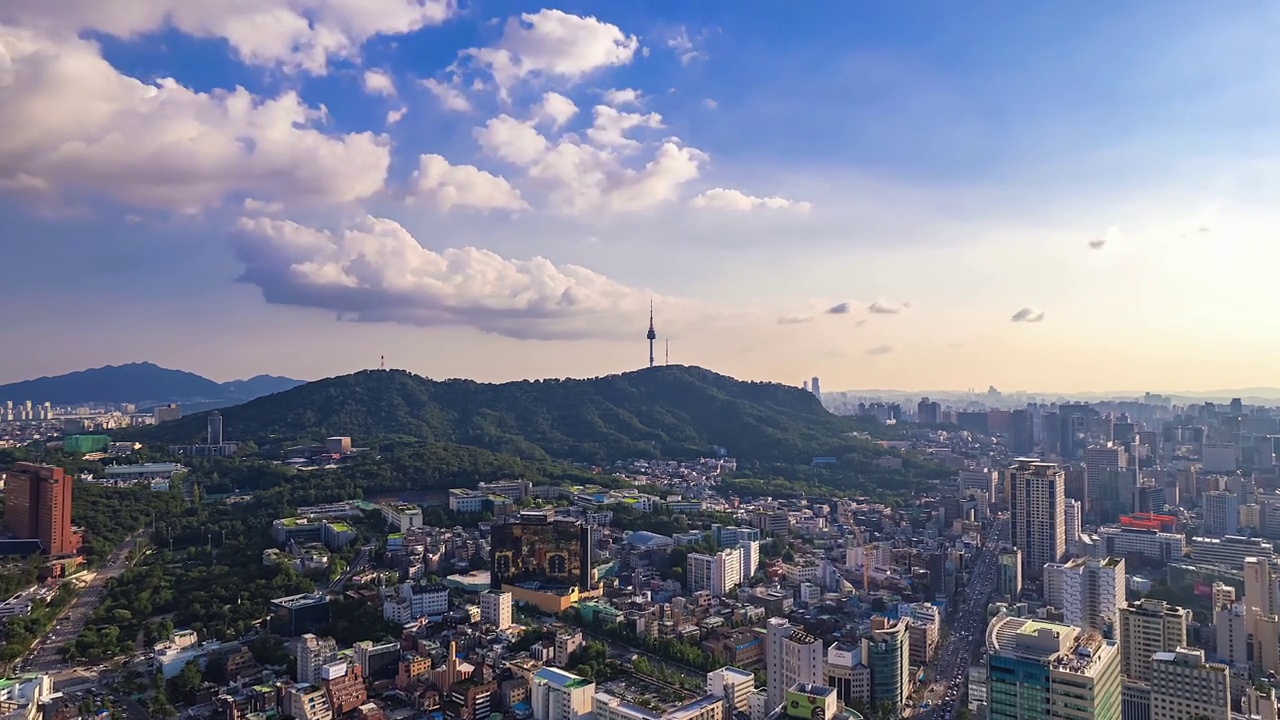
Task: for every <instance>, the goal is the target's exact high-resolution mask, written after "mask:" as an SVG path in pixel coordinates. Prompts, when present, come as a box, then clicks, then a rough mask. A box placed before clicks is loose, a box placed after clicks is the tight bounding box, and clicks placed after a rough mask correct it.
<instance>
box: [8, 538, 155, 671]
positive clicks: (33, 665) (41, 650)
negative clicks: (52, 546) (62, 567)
mask: <svg viewBox="0 0 1280 720" xmlns="http://www.w3.org/2000/svg"><path fill="white" fill-rule="evenodd" d="M144 535H145V533H144V532H137V533H134V534H133V535H131V536H129V538H128V539H127V540H125V541H124V543H122V544H121V545H120V547H118V548H116V551H115V552H113V553H112V554H111V557H109V558H107V562H106V564H105V565H103V566H102V567H101V568H100V569H99V570H98V571H97V572H93V573H89V574H88V575H87V576H86V577H85V578H73V579H70V580H67V582H77V581H83V580H84V579H87V580H88V584H87V585H85V586H84V587H83V588H81V590H80V594H79V595H77V596H76V599H75V600H74V601H73V602H72V603H71V605H70V606H69V607H68V608H67V609H66V610H64V611H62V614H61V615H59V616H58V617H57V619H55V620H54V621H53V626H52V627H50V628H49V631H48V632H46V633H45V634H44V636H43V637H41V638H40V639H38V640H36V642H35V644H33V645H32V646H31V650H30V651H29V652H28V653H27V655H26V657H24V658H23V659H22V661H21V662H20V664H19V667H20V668H22V670H23V671H31V672H54V671H57V670H62V669H65V668H66V667H68V665H67V663H66V662H65V661H63V659H62V656H61V655H60V654H59V651H60V650H62V648H63V647H65V646H66V645H67V643H69V642H71V641H72V640H74V639H75V637H76V636H77V635H79V634H80V631H81V630H83V629H84V623H85V621H86V620H88V619H89V615H90V614H91V613H92V612H93V610H94V609H95V608H97V607H98V603H99V602H101V600H102V593H103V592H104V591H105V590H106V587H107V583H108V582H110V581H111V580H112V579H113V578H116V577H118V576H119V575H120V573H122V572H124V571H125V569H126V568H127V567H129V560H130V558H131V557H132V556H133V551H134V549H135V548H136V547H137V546H138V543H139V542H140V541H141V540H142V538H143V537H144Z"/></svg>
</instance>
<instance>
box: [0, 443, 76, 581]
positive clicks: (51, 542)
mask: <svg viewBox="0 0 1280 720" xmlns="http://www.w3.org/2000/svg"><path fill="white" fill-rule="evenodd" d="M73 481H74V478H73V477H72V476H71V475H67V474H66V473H64V472H63V470H62V468H60V467H54V466H52V465H36V464H33V463H28V462H20V463H15V464H14V466H13V468H11V469H10V470H9V472H8V473H7V475H6V480H5V512H4V527H5V530H7V531H8V532H9V533H10V534H12V535H13V536H14V537H17V538H21V539H24V540H25V539H32V540H39V541H40V545H41V547H42V548H43V549H44V552H45V554H46V555H50V556H53V557H63V556H67V555H75V554H76V553H77V552H79V551H80V542H81V538H80V534H79V533H77V532H76V531H75V530H73V529H72V527H71V492H72V486H73Z"/></svg>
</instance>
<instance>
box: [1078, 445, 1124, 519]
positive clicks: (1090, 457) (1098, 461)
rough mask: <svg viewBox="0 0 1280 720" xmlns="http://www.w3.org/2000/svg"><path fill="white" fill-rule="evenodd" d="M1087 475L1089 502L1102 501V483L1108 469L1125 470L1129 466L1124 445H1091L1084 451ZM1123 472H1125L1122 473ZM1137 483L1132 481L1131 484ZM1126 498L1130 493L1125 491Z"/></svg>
mask: <svg viewBox="0 0 1280 720" xmlns="http://www.w3.org/2000/svg"><path fill="white" fill-rule="evenodd" d="M1084 466H1085V477H1086V480H1087V482H1088V488H1089V489H1088V493H1089V504H1090V505H1092V504H1093V503H1094V502H1098V501H1101V500H1102V499H1103V497H1102V495H1103V493H1102V484H1103V480H1104V478H1105V477H1106V473H1107V472H1108V471H1123V470H1126V469H1127V468H1128V467H1129V454H1128V453H1127V452H1125V449H1124V446H1123V445H1117V444H1116V443H1112V442H1108V443H1103V444H1101V445H1091V446H1090V447H1089V448H1088V449H1086V450H1085V451H1084ZM1122 474H1123V473H1122ZM1135 484H1136V483H1133V482H1130V483H1129V485H1135ZM1124 499H1125V501H1126V502H1127V501H1128V499H1129V495H1128V493H1125V495H1124Z"/></svg>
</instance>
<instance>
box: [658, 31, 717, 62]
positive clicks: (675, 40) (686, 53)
mask: <svg viewBox="0 0 1280 720" xmlns="http://www.w3.org/2000/svg"><path fill="white" fill-rule="evenodd" d="M667 47H669V48H671V49H672V50H673V51H675V54H676V57H678V58H680V64H681V65H688V64H689V63H691V62H693V61H694V60H706V59H707V54H706V53H704V52H701V51H699V50H697V49H696V46H695V45H694V42H693V39H692V38H690V37H689V30H688V28H685V27H684V26H681V27H680V29H679V30H678V31H676V34H675V35H672V36H671V37H670V38H668V39H667Z"/></svg>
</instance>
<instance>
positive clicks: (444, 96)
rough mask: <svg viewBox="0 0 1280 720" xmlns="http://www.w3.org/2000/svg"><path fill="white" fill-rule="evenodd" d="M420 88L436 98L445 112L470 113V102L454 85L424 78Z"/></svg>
mask: <svg viewBox="0 0 1280 720" xmlns="http://www.w3.org/2000/svg"><path fill="white" fill-rule="evenodd" d="M422 86H423V87H425V88H426V89H428V90H430V91H431V94H432V95H435V96H436V98H437V99H438V100H439V101H440V104H441V105H443V106H444V107H445V109H446V110H453V111H455V112H470V111H471V101H470V100H468V99H467V95H466V93H464V92H462V91H461V90H459V89H458V87H457V86H456V85H453V84H450V83H444V82H440V81H439V80H436V79H435V78H426V79H425V80H423V81H422Z"/></svg>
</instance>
